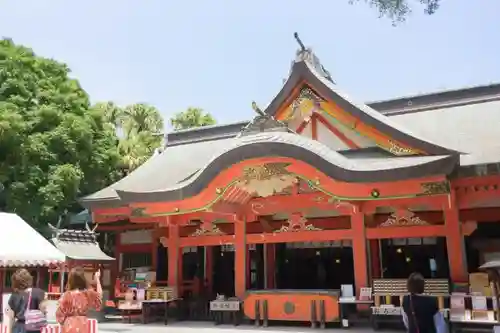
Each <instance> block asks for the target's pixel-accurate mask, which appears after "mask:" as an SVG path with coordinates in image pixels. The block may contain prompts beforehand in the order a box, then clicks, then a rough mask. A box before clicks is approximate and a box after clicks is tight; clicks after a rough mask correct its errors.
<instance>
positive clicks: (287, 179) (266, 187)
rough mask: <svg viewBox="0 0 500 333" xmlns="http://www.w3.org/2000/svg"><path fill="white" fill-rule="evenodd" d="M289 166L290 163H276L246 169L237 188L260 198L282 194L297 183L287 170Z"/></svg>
mask: <svg viewBox="0 0 500 333" xmlns="http://www.w3.org/2000/svg"><path fill="white" fill-rule="evenodd" d="M289 165H290V163H282V162H276V163H265V164H263V165H257V166H250V167H246V168H245V169H243V177H242V179H241V180H240V181H239V182H238V183H237V186H238V187H239V188H240V189H242V190H244V191H245V192H248V193H251V194H255V195H257V196H260V197H268V196H271V195H274V194H276V193H280V192H282V191H283V190H285V189H286V188H288V187H290V186H293V184H294V183H295V181H296V177H295V176H294V175H292V174H291V173H290V172H289V171H288V170H287V169H286V168H287V167H288V166H289Z"/></svg>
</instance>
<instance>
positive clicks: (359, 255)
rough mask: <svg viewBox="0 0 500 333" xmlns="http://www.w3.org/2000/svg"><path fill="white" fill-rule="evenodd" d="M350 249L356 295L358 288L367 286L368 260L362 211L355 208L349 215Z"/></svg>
mask: <svg viewBox="0 0 500 333" xmlns="http://www.w3.org/2000/svg"><path fill="white" fill-rule="evenodd" d="M351 228H352V231H353V233H352V250H353V257H354V283H355V285H356V295H358V296H359V292H360V288H362V287H367V286H368V267H367V266H368V261H367V255H366V237H365V219H364V215H363V213H362V212H360V211H358V210H357V209H356V212H355V213H353V214H352V215H351Z"/></svg>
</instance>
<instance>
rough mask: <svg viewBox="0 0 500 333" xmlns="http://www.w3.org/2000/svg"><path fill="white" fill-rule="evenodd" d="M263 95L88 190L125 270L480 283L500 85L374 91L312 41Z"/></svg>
mask: <svg viewBox="0 0 500 333" xmlns="http://www.w3.org/2000/svg"><path fill="white" fill-rule="evenodd" d="M285 61H286V59H285ZM277 79H279V78H277ZM352 93H355V92H352ZM252 106H253V108H254V110H255V112H256V116H255V118H254V119H252V120H250V121H248V120H245V121H241V122H238V123H233V124H226V125H217V126H210V127H201V128H195V129H190V130H184V131H177V132H172V133H168V134H167V135H166V144H165V147H164V148H163V150H162V152H161V153H159V154H156V155H155V156H153V157H152V158H150V159H149V160H148V161H147V162H146V163H145V164H143V165H142V166H141V167H139V168H138V169H136V170H135V171H133V172H132V173H130V174H129V175H128V176H126V177H125V178H123V179H121V180H120V181H118V182H116V183H115V184H113V185H111V186H109V187H107V188H104V189H102V190H100V191H98V192H96V193H94V194H91V195H89V196H87V197H85V198H83V199H82V200H81V202H82V204H83V205H84V206H85V207H86V208H88V209H89V210H90V211H91V212H92V217H93V221H94V223H97V224H98V229H97V230H98V231H99V232H100V233H106V234H109V235H113V237H114V238H113V239H114V244H113V245H114V249H115V253H114V257H116V258H117V259H118V260H117V264H116V267H115V268H114V270H113V273H112V274H113V275H114V276H113V277H117V276H119V275H120V274H121V272H123V271H125V270H127V269H134V268H135V267H148V268H149V269H150V270H151V271H154V272H155V274H156V283H157V284H158V285H161V284H162V283H163V285H168V286H171V287H175V288H177V290H178V291H179V293H180V294H185V293H191V294H196V293H199V292H200V288H207V289H208V290H209V291H210V292H211V293H214V294H215V293H219V294H224V295H228V296H237V297H240V298H244V297H245V294H246V293H247V292H248V291H249V290H264V289H287V290H293V289H297V290H300V289H339V288H340V286H341V285H343V284H353V285H354V286H355V290H356V292H359V289H360V288H362V287H367V286H370V284H371V280H372V279H374V278H406V277H408V275H409V274H410V273H411V272H413V271H419V272H421V273H422V274H423V275H424V276H425V277H428V278H449V279H450V280H451V281H452V282H455V283H457V282H466V281H467V278H468V273H469V272H474V271H475V270H477V268H478V266H479V265H481V264H482V263H483V262H484V261H485V260H489V259H491V258H492V257H495V256H499V255H500V246H499V245H498V244H500V243H499V242H498V241H496V240H498V238H500V227H499V226H498V225H499V224H498V223H496V222H498V221H499V220H500V175H499V172H500V164H499V162H500V131H499V130H498V125H499V124H500V84H492V85H485V86H478V87H472V88H465V89H460V90H450V91H440V92H437V93H431V94H424V95H418V96H409V97H401V98H397V99H393V100H388V101H379V102H374V103H363V102H358V101H356V100H355V99H353V98H351V97H348V96H347V95H346V94H345V93H344V92H342V91H341V89H340V87H339V85H338V84H336V83H335V82H334V80H333V79H332V77H331V75H330V74H329V73H328V71H327V70H326V69H325V68H324V67H323V66H322V65H321V63H320V61H319V59H318V57H317V56H316V55H315V54H314V53H313V52H312V51H311V50H310V49H307V48H305V47H303V46H301V48H300V49H299V51H298V52H297V54H296V58H295V60H294V62H293V64H292V68H291V70H290V74H289V77H288V79H287V80H286V82H285V83H284V84H283V86H282V88H281V90H280V91H279V92H278V93H277V94H276V96H275V97H274V98H273V99H272V100H271V101H270V103H269V105H268V106H267V107H266V108H260V107H259V106H258V105H256V104H255V103H253V105H252ZM196 280H201V281H202V285H203V287H200V285H197V283H196Z"/></svg>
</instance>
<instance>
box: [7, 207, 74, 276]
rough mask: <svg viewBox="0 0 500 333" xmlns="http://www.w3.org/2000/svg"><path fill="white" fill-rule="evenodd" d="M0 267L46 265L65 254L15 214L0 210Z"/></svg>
mask: <svg viewBox="0 0 500 333" xmlns="http://www.w3.org/2000/svg"><path fill="white" fill-rule="evenodd" d="M0 227H1V232H0V267H12V266H48V265H50V264H56V263H60V262H64V261H65V259H66V258H65V255H64V254H63V253H62V252H61V251H59V250H58V249H57V248H55V247H54V245H52V244H51V243H50V241H48V240H47V239H45V238H44V237H43V236H42V235H40V234H39V233H38V232H37V231H36V230H35V229H33V228H32V227H31V226H30V225H29V224H28V223H27V222H26V221H24V220H23V219H22V218H21V217H19V216H18V215H16V214H11V213H1V212H0Z"/></svg>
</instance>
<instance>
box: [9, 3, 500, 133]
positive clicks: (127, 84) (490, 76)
mask: <svg viewBox="0 0 500 333" xmlns="http://www.w3.org/2000/svg"><path fill="white" fill-rule="evenodd" d="M415 2H418V1H417V0H415ZM498 13H500V1H498V0H489V1H486V0H482V1H477V0H476V1H471V0H443V4H442V7H441V9H440V10H439V11H438V13H437V14H436V15H434V16H430V17H429V16H425V15H423V14H422V11H421V8H419V7H416V10H415V12H414V13H413V15H412V16H411V17H410V18H409V20H408V22H406V23H404V24H402V25H400V26H398V27H393V26H391V22H390V21H389V20H388V19H383V18H382V19H379V18H378V14H377V12H376V11H375V10H374V9H371V8H370V7H369V6H367V5H364V4H362V3H359V4H356V5H349V4H348V0H335V1H332V0H330V1H326V0H323V1H315V0H310V1H298V0H287V1H263V0H253V1H234V0H233V1H230V0H225V1H221V0H210V1H201V0H198V1H194V0H183V1H175V2H174V1H168V0H163V1H162V0H143V1H138V0H105V1H103V0H86V1H79V2H76V1H67V0H50V1H49V0H45V1H39V0H38V1H37V0H31V1H30V0H0V36H6V37H11V38H13V39H14V40H15V41H16V42H17V43H21V44H25V45H27V46H30V47H32V48H33V49H34V50H35V52H37V53H38V54H40V55H43V56H47V57H52V58H55V59H58V60H60V61H63V62H66V63H67V64H68V65H69V66H70V68H71V69H72V71H73V74H72V75H73V76H75V77H76V78H78V79H79V80H80V82H81V84H82V86H83V87H84V89H85V90H86V91H87V92H88V93H89V95H90V96H91V98H92V101H105V100H112V101H115V102H117V103H119V104H121V105H124V104H129V103H135V102H147V103H150V104H153V105H155V106H156V107H158V108H159V109H160V110H161V112H162V114H163V115H164V116H165V117H169V116H170V115H172V114H173V113H175V112H178V111H183V110H184V109H186V108H187V107H189V106H196V107H201V108H203V109H205V110H206V111H208V112H210V113H212V114H213V115H214V116H215V117H216V119H217V120H218V122H219V123H227V122H231V121H236V120H242V119H246V118H250V117H251V116H252V115H253V111H252V109H251V102H252V100H255V101H257V102H258V104H259V105H260V106H261V107H264V106H265V105H266V104H267V103H269V101H270V100H271V98H272V97H273V96H274V95H275V94H276V93H277V92H278V91H279V89H280V87H281V85H282V81H283V79H284V78H286V77H287V75H288V70H289V68H290V62H291V60H292V59H293V57H294V54H295V51H296V49H297V44H296V42H295V40H294V39H293V32H294V31H298V32H299V34H300V36H301V38H302V40H303V41H304V43H305V44H306V46H312V47H313V49H314V51H315V53H316V54H317V55H318V56H319V57H320V59H321V61H322V63H323V65H324V66H325V67H326V68H327V69H328V70H329V71H330V72H331V73H332V76H333V77H334V80H335V81H336V82H337V84H338V85H339V86H340V87H341V89H342V90H344V91H346V92H347V93H348V94H349V95H351V96H352V97H354V98H355V99H358V100H361V101H367V100H380V99H387V98H392V97H398V96H401V95H412V94H417V93H422V92H432V91H435V90H440V89H452V88H460V87H464V86H471V85H481V84H488V83H492V82H500V37H499V34H500V20H499V19H498Z"/></svg>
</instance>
